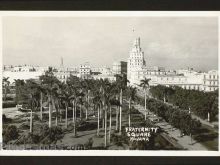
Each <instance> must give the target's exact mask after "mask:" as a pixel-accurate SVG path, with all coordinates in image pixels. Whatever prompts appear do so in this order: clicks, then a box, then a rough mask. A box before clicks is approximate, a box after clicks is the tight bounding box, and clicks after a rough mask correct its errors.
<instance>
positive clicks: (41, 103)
mask: <svg viewBox="0 0 220 165" xmlns="http://www.w3.org/2000/svg"><path fill="white" fill-rule="evenodd" d="M40 120H41V121H42V120H43V93H42V92H40Z"/></svg>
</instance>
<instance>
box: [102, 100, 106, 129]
mask: <svg viewBox="0 0 220 165" xmlns="http://www.w3.org/2000/svg"><path fill="white" fill-rule="evenodd" d="M102 104H103V105H102V129H104V128H105V110H104V103H102Z"/></svg>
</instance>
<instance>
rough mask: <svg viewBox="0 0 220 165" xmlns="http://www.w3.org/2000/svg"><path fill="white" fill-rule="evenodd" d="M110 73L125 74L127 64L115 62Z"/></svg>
mask: <svg viewBox="0 0 220 165" xmlns="http://www.w3.org/2000/svg"><path fill="white" fill-rule="evenodd" d="M112 73H113V74H114V75H116V74H127V62H125V61H117V62H114V63H113V65H112Z"/></svg>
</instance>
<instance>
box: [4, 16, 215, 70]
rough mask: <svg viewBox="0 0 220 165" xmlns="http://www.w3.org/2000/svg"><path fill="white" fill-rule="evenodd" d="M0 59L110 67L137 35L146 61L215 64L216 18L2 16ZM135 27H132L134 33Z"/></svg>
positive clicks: (154, 63) (199, 66) (164, 64)
mask: <svg viewBox="0 0 220 165" xmlns="http://www.w3.org/2000/svg"><path fill="white" fill-rule="evenodd" d="M2 24H3V28H2V32H3V33H2V37H3V64H4V65H23V64H28V65H38V66H59V65H60V61H61V60H60V59H61V57H63V60H64V66H66V67H71V66H72V67H73V66H79V65H80V64H82V63H84V62H90V65H91V66H97V67H100V66H109V67H111V66H112V63H113V62H114V61H120V60H122V61H127V59H128V57H129V51H130V50H131V46H132V44H133V41H134V39H135V38H137V37H140V39H141V48H142V50H143V51H144V54H145V60H146V65H147V66H161V67H166V68H170V69H180V68H187V67H191V68H195V69H196V70H202V71H207V70H211V69H218V19H217V17H104V18H103V17H4V18H3V23H2ZM133 29H134V32H133Z"/></svg>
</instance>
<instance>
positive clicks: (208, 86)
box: [203, 70, 219, 91]
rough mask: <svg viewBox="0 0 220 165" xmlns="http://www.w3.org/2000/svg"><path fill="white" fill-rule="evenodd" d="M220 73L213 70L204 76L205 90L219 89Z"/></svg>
mask: <svg viewBox="0 0 220 165" xmlns="http://www.w3.org/2000/svg"><path fill="white" fill-rule="evenodd" d="M218 78H219V76H218V71H216V70H211V71H209V72H208V73H205V74H203V88H204V89H203V90H204V91H214V90H216V89H218V85H219V84H218V83H219V82H218Z"/></svg>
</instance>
